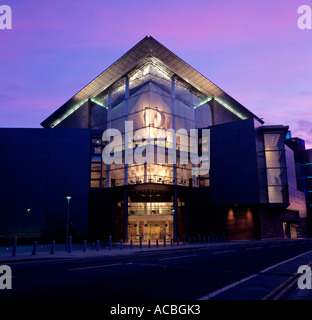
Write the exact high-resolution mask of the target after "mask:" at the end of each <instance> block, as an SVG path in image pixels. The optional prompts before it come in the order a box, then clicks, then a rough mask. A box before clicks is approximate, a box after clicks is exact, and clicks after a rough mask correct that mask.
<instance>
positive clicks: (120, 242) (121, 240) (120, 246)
mask: <svg viewBox="0 0 312 320" xmlns="http://www.w3.org/2000/svg"><path fill="white" fill-rule="evenodd" d="M120 250H122V239H120Z"/></svg>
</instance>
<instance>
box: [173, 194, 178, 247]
mask: <svg viewBox="0 0 312 320" xmlns="http://www.w3.org/2000/svg"><path fill="white" fill-rule="evenodd" d="M173 209H174V213H173V239H174V241H177V238H178V191H177V189H176V188H175V189H174V190H173Z"/></svg>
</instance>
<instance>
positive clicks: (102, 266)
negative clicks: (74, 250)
mask: <svg viewBox="0 0 312 320" xmlns="http://www.w3.org/2000/svg"><path fill="white" fill-rule="evenodd" d="M122 265H123V264H122V263H115V264H103V265H100V266H91V267H81V268H73V269H68V271H77V270H88V269H96V268H105V267H116V266H122Z"/></svg>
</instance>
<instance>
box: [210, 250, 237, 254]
mask: <svg viewBox="0 0 312 320" xmlns="http://www.w3.org/2000/svg"><path fill="white" fill-rule="evenodd" d="M235 251H236V250H225V251H217V252H213V253H212V254H219V253H227V252H235Z"/></svg>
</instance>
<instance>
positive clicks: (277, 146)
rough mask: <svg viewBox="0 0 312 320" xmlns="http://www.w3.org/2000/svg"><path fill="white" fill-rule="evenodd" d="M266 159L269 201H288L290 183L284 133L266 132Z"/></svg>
mask: <svg viewBox="0 0 312 320" xmlns="http://www.w3.org/2000/svg"><path fill="white" fill-rule="evenodd" d="M264 144H265V160H266V173H267V182H268V201H269V203H271V204H273V203H276V204H279V203H287V202H288V201H289V199H288V185H287V168H286V156H285V148H284V134H283V133H282V132H281V133H265V134H264Z"/></svg>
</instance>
